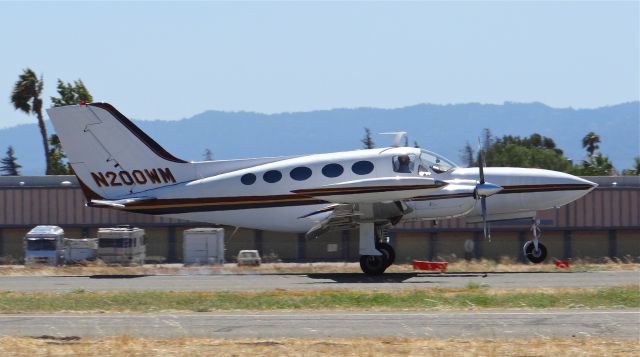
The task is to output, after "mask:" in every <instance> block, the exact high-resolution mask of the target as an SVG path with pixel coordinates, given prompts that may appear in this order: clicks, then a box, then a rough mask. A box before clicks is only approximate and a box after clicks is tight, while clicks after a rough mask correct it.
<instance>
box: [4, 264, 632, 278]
mask: <svg viewBox="0 0 640 357" xmlns="http://www.w3.org/2000/svg"><path fill="white" fill-rule="evenodd" d="M593 270H609V271H611V270H640V264H638V263H621V262H613V261H611V262H608V263H602V264H595V263H590V262H582V261H573V262H571V267H570V268H569V269H559V268H557V267H556V266H555V264H554V263H553V262H551V263H547V264H535V265H534V264H526V263H516V262H512V261H509V260H503V261H501V262H495V261H489V260H478V261H475V260H472V261H465V260H461V261H455V262H450V263H449V267H448V270H447V272H451V273H457V272H487V273H489V272H552V271H593ZM387 272H390V273H408V272H416V270H414V269H413V267H412V266H411V265H410V264H395V265H392V266H391V267H389V269H387ZM274 273H275V274H313V273H361V270H360V265H359V264H358V263H322V262H320V263H268V264H262V265H261V266H259V267H238V266H237V265H236V264H230V263H229V264H224V265H202V266H184V265H182V264H154V265H150V264H149V265H144V266H132V267H124V266H123V267H120V266H107V265H104V264H101V263H92V265H85V266H62V267H50V266H32V267H25V266H22V265H5V266H0V275H6V276H52V275H58V276H59V275H68V276H95V277H105V276H109V277H116V276H121V277H129V278H132V277H139V276H145V275H162V274H167V275H210V274H274Z"/></svg>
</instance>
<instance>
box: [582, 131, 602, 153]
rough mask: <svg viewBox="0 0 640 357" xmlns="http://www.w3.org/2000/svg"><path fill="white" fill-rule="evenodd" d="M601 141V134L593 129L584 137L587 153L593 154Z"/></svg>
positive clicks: (583, 142) (583, 141) (584, 146)
mask: <svg viewBox="0 0 640 357" xmlns="http://www.w3.org/2000/svg"><path fill="white" fill-rule="evenodd" d="M599 143H600V136H599V135H598V134H596V133H594V132H593V131H590V132H589V133H588V134H587V135H585V136H584V138H582V147H583V148H585V149H587V153H588V154H589V157H591V156H593V153H595V152H596V150H598V149H599V148H600V146H599V145H598V144H599Z"/></svg>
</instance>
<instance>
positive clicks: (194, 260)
mask: <svg viewBox="0 0 640 357" xmlns="http://www.w3.org/2000/svg"><path fill="white" fill-rule="evenodd" d="M183 238H184V239H183V241H182V252H183V262H184V263H185V264H223V263H224V229H223V228H193V229H187V230H186V231H184V235H183Z"/></svg>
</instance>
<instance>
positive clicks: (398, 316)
mask: <svg viewBox="0 0 640 357" xmlns="http://www.w3.org/2000/svg"><path fill="white" fill-rule="evenodd" d="M2 335H10V336H41V335H51V336H59V337H62V336H81V337H98V336H118V335H129V336H142V337H157V338H177V337H186V336H189V337H215V338H278V337H318V338H322V337H356V336H402V337H434V338H449V337H458V338H509V337H512V338H527V337H569V336H575V337H589V336H597V337H616V338H638V336H639V335H640V311H627V310H540V311H535V310H534V311H531V310H529V311H513V310H511V311H509V310H507V311H497V310H491V311H485V312H483V311H453V312H451V311H447V312H428V313H425V312H353V311H348V312H326V313H325V312H323V313H317V312H312V313H309V312H275V313H274V312H266V313H250V312H249V313H247V312H237V313H235V312H234V313H184V314H183V313H181V314H169V313H160V314H140V313H133V314H129V313H119V314H16V315H13V314H12V315H0V336H2Z"/></svg>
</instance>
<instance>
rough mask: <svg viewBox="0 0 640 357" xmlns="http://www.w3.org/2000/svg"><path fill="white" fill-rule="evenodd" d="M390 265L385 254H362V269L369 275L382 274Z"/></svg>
mask: <svg viewBox="0 0 640 357" xmlns="http://www.w3.org/2000/svg"><path fill="white" fill-rule="evenodd" d="M388 266H389V265H387V259H386V257H385V256H384V255H361V256H360V269H362V271H363V272H364V273H365V274H367V275H382V273H384V271H385V270H386V269H387V267H388Z"/></svg>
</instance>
